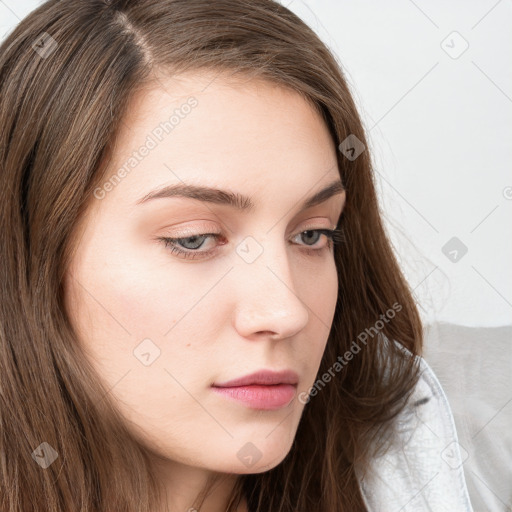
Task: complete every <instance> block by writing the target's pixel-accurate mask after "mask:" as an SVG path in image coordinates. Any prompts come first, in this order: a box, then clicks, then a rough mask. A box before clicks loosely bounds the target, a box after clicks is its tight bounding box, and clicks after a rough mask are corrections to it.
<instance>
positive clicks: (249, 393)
mask: <svg viewBox="0 0 512 512" xmlns="http://www.w3.org/2000/svg"><path fill="white" fill-rule="evenodd" d="M212 389H213V391H215V392H216V393H218V394H220V395H222V396H224V397H225V398H228V399H230V400H235V401H237V402H240V403H242V404H243V405H245V406H248V407H250V408H251V409H260V410H275V409H281V408H282V407H285V406H286V405H288V404H289V403H290V402H291V401H292V399H293V397H294V396H295V392H296V389H297V387H296V386H294V385H292V384H274V385H271V386H264V385H251V386H247V385H246V386H233V387H216V386H212Z"/></svg>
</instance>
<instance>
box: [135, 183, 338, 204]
mask: <svg viewBox="0 0 512 512" xmlns="http://www.w3.org/2000/svg"><path fill="white" fill-rule="evenodd" d="M344 190H345V186H344V185H343V183H342V182H341V181H339V180H336V181H333V182H332V183H329V184H328V185H327V186H326V187H324V188H323V189H321V190H319V191H318V192H316V193H315V194H313V195H312V196H310V197H308V198H307V199H306V200H305V201H303V202H302V204H301V205H300V211H302V210H306V209H308V208H312V207H313V206H316V205H318V204H321V203H323V202H325V201H327V200H328V199H330V198H331V197H333V196H335V195H337V194H340V193H341V192H343V191H344ZM170 197H185V198H189V199H197V200H199V201H204V202H207V203H214V204H220V205H226V206H230V207H231V208H234V209H236V210H239V211H241V212H248V211H251V210H252V209H254V206H255V205H254V203H253V202H252V201H251V198H250V197H248V196H245V195H243V194H239V193H236V192H232V191H230V190H222V189H218V188H211V187H206V186H201V185H190V184H186V183H178V184H175V185H168V186H165V187H163V188H160V189H158V190H153V191H152V192H149V193H148V194H146V195H145V196H144V197H142V198H141V199H139V200H138V201H137V202H136V203H135V204H143V203H147V202H148V201H151V200H153V199H162V198H170Z"/></svg>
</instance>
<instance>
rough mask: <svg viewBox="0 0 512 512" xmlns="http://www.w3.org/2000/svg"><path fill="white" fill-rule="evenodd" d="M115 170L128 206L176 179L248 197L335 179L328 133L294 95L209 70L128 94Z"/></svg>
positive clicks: (313, 112)
mask: <svg viewBox="0 0 512 512" xmlns="http://www.w3.org/2000/svg"><path fill="white" fill-rule="evenodd" d="M144 147H146V148H149V150H148V149H146V150H144ZM142 152H143V153H144V156H143V157H141V155H140V153H142ZM121 168H124V169H125V172H123V173H122V174H124V175H126V179H125V178H123V183H121V184H120V185H122V187H116V189H119V190H121V188H122V189H123V190H124V193H125V194H127V195H129V196H130V198H131V199H132V200H136V199H137V198H136V197H135V194H136V195H137V196H140V193H141V192H142V191H143V190H147V191H149V190H151V189H153V188H155V187H159V186H162V185H167V184H172V183H179V182H180V181H187V182H190V181H193V182H196V183H201V184H204V185H209V186H218V187H222V188H226V187H229V188H234V189H240V188H242V187H245V190H246V191H248V192H251V193H253V192H257V191H258V190H260V191H261V192H264V191H265V190H267V187H268V185H269V183H270V181H271V182H272V183H274V185H275V187H276V188H277V189H281V191H282V190H284V188H283V187H286V188H291V189H293V188H294V187H295V186H296V187H297V191H300V190H303V189H304V188H305V187H308V186H309V185H310V184H312V183H313V182H318V181H319V180H320V179H325V180H328V181H332V180H333V179H336V178H337V177H339V172H338V169H337V160H336V153H335V146H334V142H333V140H332V138H331V136H330V133H329V130H328V128H327V126H326V125H325V122H324V121H323V119H322V117H321V116H320V115H319V114H318V112H317V111H316V110H315V109H314V107H313V106H312V105H311V104H310V103H309V102H308V101H306V100H305V99H304V98H303V97H302V96H301V95H300V94H298V93H297V92H295V91H292V90H290V89H288V88H284V87H280V86H278V85H276V84H273V83H270V82H267V81H264V80H261V79H249V78H244V79H242V78H240V77H237V78H236V79H235V78H233V77H231V76H227V77H226V76H225V75H219V74H218V73H213V72H195V73H188V74H185V75H180V76H177V77H162V76H159V77H158V78H157V79H155V80H154V81H153V82H152V83H151V84H147V85H145V86H144V87H142V88H140V89H139V90H137V91H136V92H135V93H134V95H133V97H132V99H131V101H130V103H129V105H128V108H127V111H126V113H125V116H124V118H123V119H122V122H121V127H120V130H119V132H118V136H117V140H116V145H115V151H114V155H113V160H112V162H111V164H110V169H109V172H110V176H111V175H112V174H113V173H116V170H118V169H121ZM108 177H109V173H108V172H107V176H106V178H107V179H108Z"/></svg>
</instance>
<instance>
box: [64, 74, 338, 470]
mask: <svg viewBox="0 0 512 512" xmlns="http://www.w3.org/2000/svg"><path fill="white" fill-rule="evenodd" d="M214 77H215V75H214V74H208V73H202V74H199V73H190V74H188V75H182V76H181V77H180V78H179V79H176V78H174V79H165V80H161V81H160V83H159V84H161V85H158V86H156V85H155V86H154V87H152V88H146V89H145V90H144V91H140V92H138V93H137V95H136V96H135V97H134V99H133V101H132V103H131V105H130V108H129V109H128V113H127V116H126V118H125V119H124V121H123V124H122V130H121V132H120V133H119V138H118V140H117V144H116V148H115V152H114V161H113V162H112V164H111V166H110V170H109V171H108V172H107V175H106V177H105V178H104V180H103V181H102V183H101V186H100V187H99V188H98V189H96V190H95V192H94V197H93V198H91V205H90V207H89V209H88V211H87V216H86V217H85V218H84V221H85V222H84V223H83V224H81V225H80V229H81V231H80V232H79V233H80V236H79V238H78V245H77V250H76V253H75V255H74V257H73V260H72V261H71V265H70V267H69V268H68V269H67V274H66V288H65V290H66V293H65V295H66V307H67V309H68V312H69V314H70V318H71V321H72V323H73V325H74V326H75V327H76V329H77V332H78V333H79V336H80V341H81V343H82V344H83V346H84V347H85V349H86V352H87V354H88V356H89V357H90V359H91V361H92V362H93V364H94V367H95V368H96V370H97V372H98V375H99V376H100V378H101V380H102V381H103V382H104V383H105V384H106V386H107V388H108V389H109V390H110V393H109V395H108V398H110V399H113V401H114V402H115V404H116V406H117V407H118V408H119V409H120V411H121V412H122V414H123V416H124V417H125V418H126V420H127V423H128V425H129V427H130V428H131V429H132V430H133V432H134V433H135V434H136V435H137V436H139V437H140V439H141V440H143V442H144V443H146V444H147V445H148V446H150V447H151V448H152V449H153V450H154V452H155V453H157V454H158V455H159V456H161V457H163V458H165V459H166V460H169V461H173V462H174V463H176V462H177V463H182V464H186V465H190V466H194V467H201V468H208V469H211V470H214V471H219V472H229V473H258V472H262V471H266V470H268V469H271V468H272V467H274V466H276V465H277V464H278V463H279V462H281V461H282V460H283V458H284V457H285V456H286V454H287V453H288V451H289V449H290V447H291V444H292V441H293V439H294V436H295V433H296V430H297V427H298V424H299V420H300V418H301V414H302V412H303V408H304V404H303V402H304V400H300V399H299V395H300V394H301V393H302V394H303V395H304V392H305V391H307V390H308V389H309V388H310V387H311V386H312V385H313V383H314V381H315V377H316V374H317V371H318V368H319V365H320V361H321V358H322V354H323V352H324V348H325V345H326V341H327V338H328V334H329V331H330V327H331V323H332V320H333V316H334V309H335V304H336V298H337V292H338V280H337V272H336V267H335V263H334V256H333V251H332V249H330V248H329V246H328V238H327V237H326V236H325V234H322V233H321V232H316V231H313V230H322V229H333V228H334V227H335V226H336V224H337V222H338V220H339V217H340V214H341V211H342V207H343V204H344V200H345V196H344V193H343V192H340V191H339V190H338V191H337V192H336V191H335V192H334V194H331V195H329V194H324V196H323V197H322V198H320V199H321V200H322V199H323V201H321V202H319V203H318V204H315V205H313V206H309V207H307V208H304V207H303V206H304V203H305V202H306V201H307V200H308V199H309V198H311V197H313V196H314V195H315V194H316V193H318V192H319V191H320V190H322V189H324V188H325V187H327V186H328V185H330V184H332V183H333V182H339V181H340V177H339V172H338V167H337V159H336V149H335V146H334V143H333V141H332V139H331V138H330V135H329V132H328V130H327V128H326V126H325V125H324V123H323V121H322V120H321V118H320V117H319V116H318V114H316V113H315V112H314V110H312V108H311V107H310V106H309V105H308V104H307V103H306V102H305V101H304V100H303V99H302V98H301V97H300V96H299V95H298V94H296V93H294V92H290V91H287V90H285V89H282V88H279V87H276V86H274V85H271V84H269V83H266V82H261V81H258V82H256V81H249V80H247V81H246V82H240V83H234V81H233V80H231V81H228V80H227V79H226V78H221V77H217V78H216V79H215V80H214V81H212V80H213V79H214ZM208 84H209V85H208ZM123 169H124V170H123ZM186 186H190V187H191V188H190V189H186V188H185V187H186ZM164 187H180V188H175V189H174V193H172V194H171V192H172V190H168V191H167V193H160V195H159V197H153V198H151V197H150V195H151V194H153V195H154V194H155V191H161V190H162V189H163V188H164ZM192 187H201V190H200V191H199V192H198V191H194V189H193V188H192ZM182 188H183V189H182ZM181 189H182V190H181ZM208 189H212V190H210V191H209V190H208ZM213 189H219V190H222V191H225V192H223V193H220V192H217V191H214V190H213ZM180 190H181V192H182V193H184V194H185V193H190V194H192V193H193V195H194V196H195V197H185V195H181V194H180V193H179V192H180ZM233 197H234V198H235V199H237V202H235V204H234V202H232V201H231V198H233ZM228 198H229V199H230V200H229V201H228ZM245 198H247V199H245ZM249 200H250V203H251V207H249V206H248V202H249ZM244 205H245V208H242V206H244ZM306 230H309V231H313V232H312V233H309V234H303V235H301V232H303V231H306ZM204 234H216V235H218V238H216V236H211V235H210V236H202V235H204ZM165 237H167V238H181V239H182V240H181V243H180V242H175V246H174V248H175V249H176V250H182V251H184V252H185V253H186V254H181V253H177V252H173V246H172V245H170V244H169V243H166V242H165V241H164V240H162V239H163V238H165ZM195 237H196V238H195ZM187 256H188V257H187ZM265 369H267V370H271V371H276V372H279V371H283V370H287V371H288V370H289V371H292V372H295V374H296V377H297V382H296V385H290V384H288V385H284V384H282V385H274V386H273V387H271V386H268V385H267V386H265V387H262V386H260V387H255V386H246V387H231V388H224V390H223V391H221V390H219V389H218V388H216V387H214V386H212V385H215V384H221V383H225V382H226V381H230V380H232V379H238V378H240V377H243V376H246V375H248V374H252V373H254V372H256V371H259V370H265ZM278 380H280V379H278ZM234 397H238V398H234ZM100 399H101V398H100V397H98V400H100Z"/></svg>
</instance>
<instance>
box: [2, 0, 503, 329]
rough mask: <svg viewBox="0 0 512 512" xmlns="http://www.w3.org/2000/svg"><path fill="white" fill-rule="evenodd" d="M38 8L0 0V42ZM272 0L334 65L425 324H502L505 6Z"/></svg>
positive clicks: (394, 0)
mask: <svg viewBox="0 0 512 512" xmlns="http://www.w3.org/2000/svg"><path fill="white" fill-rule="evenodd" d="M40 3H41V2H39V1H35V0H32V1H30V0H0V38H2V39H3V37H4V36H5V35H7V33H8V32H10V31H11V30H12V29H13V28H14V26H15V25H16V24H17V23H19V21H21V19H22V18H23V17H24V16H26V15H27V14H28V13H29V12H30V11H31V10H33V9H34V8H36V7H37V6H38V5H40ZM281 3H282V4H283V5H285V6H288V7H289V8H290V9H291V10H292V11H294V12H295V13H296V14H297V15H298V16H300V17H301V18H302V19H303V20H304V21H305V22H306V23H307V24H308V25H309V26H310V27H312V28H313V30H315V32H316V33H317V34H318V35H319V36H320V37H321V38H322V40H323V41H324V42H325V43H326V44H327V45H328V46H329V47H330V48H331V50H332V51H333V52H334V53H335V54H336V55H337V57H338V59H339V61H340V63H341V65H342V68H343V70H344V72H345V74H346V78H347V80H348V81H349V84H350V87H351V90H352V92H353V94H354V97H355V100H356V103H357V105H358V107H359V109H360V112H361V115H362V117H363V120H364V123H365V126H366V128H367V131H368V137H369V143H370V147H369V148H367V149H368V150H370V151H371V152H372V154H373V159H374V164H375V172H376V175H377V183H378V192H379V195H380V197H381V201H382V203H381V204H382V209H383V215H384V217H385V220H386V224H387V227H388V231H389V234H390V236H391V238H392V240H393V243H394V245H395V247H396V250H397V253H398V256H399V259H400V262H401V264H402V267H403V269H404V272H405V273H406V276H407V278H408V280H409V282H410V284H411V287H412V288H413V289H414V293H415V296H416V299H417V301H418V304H419V307H420V312H421V314H422V317H423V320H424V321H425V322H427V323H432V322H436V321H446V322H451V323H457V324H463V325H469V326H498V325H509V324H512V267H511V262H512V164H511V163H512V64H511V63H512V30H511V26H512V4H511V2H510V1H507V0H500V1H496V0H490V1H487V0H485V1H484V0H481V1H476V0H474V1H452V2H449V3H448V2H442V1H441V0H435V1H429V2H427V1H420V0H417V1H412V0H401V1H399V0H391V1H389V0H388V1H387V2H385V3H384V2H378V1H377V0H372V1H361V0H359V1H355V0H352V1H336V0H281ZM454 32H457V33H458V34H454ZM37 36H38V34H34V38H36V37H37ZM466 45H469V46H468V47H467V49H466V50H465V51H463V52H462V50H464V48H465V47H466ZM453 237H457V239H458V240H460V242H461V243H463V244H464V245H465V246H466V247H467V249H468V251H467V253H466V254H464V255H462V252H461V251H460V248H457V247H456V246H455V247H448V248H447V249H445V252H446V253H448V256H449V257H448V256H446V255H445V254H444V253H443V251H442V248H443V247H444V246H445V244H446V243H447V242H448V241H449V240H450V239H452V238H453ZM460 242H457V243H460ZM453 250H456V251H457V252H456V253H454V252H453ZM450 251H452V252H451V254H450V253H449V252H450ZM450 258H451V259H450ZM454 258H456V261H452V259H454Z"/></svg>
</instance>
